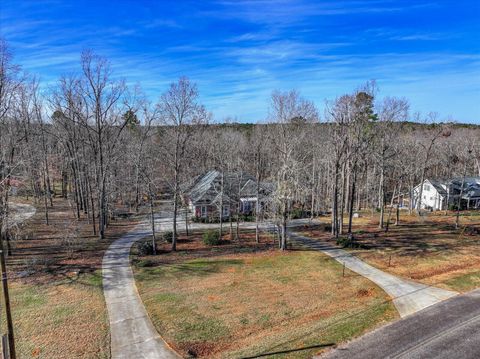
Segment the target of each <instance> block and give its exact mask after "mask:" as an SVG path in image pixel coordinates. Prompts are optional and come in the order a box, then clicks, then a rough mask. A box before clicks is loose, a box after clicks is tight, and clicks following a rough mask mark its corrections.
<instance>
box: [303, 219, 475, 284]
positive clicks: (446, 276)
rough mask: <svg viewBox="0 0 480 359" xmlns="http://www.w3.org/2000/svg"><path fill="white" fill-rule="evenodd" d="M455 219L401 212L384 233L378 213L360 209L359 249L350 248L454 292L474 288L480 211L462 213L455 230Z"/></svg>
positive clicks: (387, 268) (321, 234)
mask: <svg viewBox="0 0 480 359" xmlns="http://www.w3.org/2000/svg"><path fill="white" fill-rule="evenodd" d="M323 220H327V218H323ZM454 223H455V213H453V212H449V213H448V215H445V214H444V212H437V213H429V214H427V215H426V216H422V217H419V216H416V215H407V214H405V213H403V212H402V216H401V224H400V225H399V226H394V225H390V230H389V232H387V233H386V232H385V231H384V230H379V229H378V214H375V215H374V216H371V215H368V214H363V218H362V219H361V224H359V223H358V222H357V223H356V224H355V226H354V231H353V232H354V235H355V237H356V239H357V240H358V242H359V243H361V244H362V247H363V248H362V249H357V250H352V252H353V253H355V255H357V256H358V257H359V258H361V259H363V260H365V261H366V262H368V263H370V264H372V265H374V266H375V267H378V268H381V269H382V270H385V271H387V272H390V273H393V274H396V275H399V276H401V277H405V278H409V279H412V280H415V281H419V282H422V283H425V284H429V285H436V286H439V287H443V288H446V289H452V290H457V291H468V290H471V289H474V288H478V287H480V236H479V235H478V234H476V233H479V232H478V231H479V229H480V213H479V212H478V211H477V212H475V211H468V212H467V211H465V212H463V213H462V214H461V217H460V223H461V228H460V229H459V230H456V229H455V227H454ZM304 234H306V235H308V236H311V237H313V238H318V239H322V240H326V241H331V239H330V234H329V233H326V232H325V231H323V230H321V229H315V230H312V231H305V232H304Z"/></svg>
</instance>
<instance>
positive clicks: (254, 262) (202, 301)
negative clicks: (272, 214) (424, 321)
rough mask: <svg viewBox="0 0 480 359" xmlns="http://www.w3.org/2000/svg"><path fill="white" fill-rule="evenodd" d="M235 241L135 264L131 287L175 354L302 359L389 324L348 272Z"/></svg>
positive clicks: (378, 297)
mask: <svg viewBox="0 0 480 359" xmlns="http://www.w3.org/2000/svg"><path fill="white" fill-rule="evenodd" d="M242 236H243V241H242V243H241V244H238V243H235V244H233V243H227V244H224V245H221V246H217V247H215V248H203V247H202V244H201V243H200V240H199V238H196V239H191V240H192V241H194V242H196V246H197V250H196V251H195V253H196V254H195V256H193V257H192V256H189V255H185V254H184V255H182V254H181V252H180V254H179V253H175V254H174V253H164V254H162V255H160V256H157V257H156V258H153V257H149V258H148V259H146V258H143V259H142V261H141V262H139V261H135V262H136V263H137V264H140V265H143V264H145V261H146V260H148V261H150V262H149V265H150V266H149V267H139V266H136V267H135V279H136V282H137V287H138V289H139V292H140V294H141V296H142V299H143V301H144V303H145V305H146V307H147V311H148V312H149V314H150V316H151V318H152V320H153V322H154V324H155V326H156V327H157V329H158V330H159V332H160V333H161V334H162V336H163V337H164V338H165V339H166V340H167V342H168V343H170V344H171V345H172V346H173V347H174V348H176V349H177V350H178V351H180V352H181V353H182V354H184V355H186V356H187V355H190V356H193V357H205V358H240V357H246V356H253V355H258V354H262V353H270V352H279V351H286V350H287V351H289V350H293V351H292V352H289V353H284V354H282V357H292V358H293V357H294V358H303V357H305V358H307V357H310V356H311V355H312V354H315V353H317V352H319V351H320V350H322V346H323V345H325V344H333V343H340V342H342V341H345V340H348V339H350V338H352V337H354V336H357V335H360V334H361V333H363V332H364V331H366V330H367V329H371V328H373V327H375V326H377V325H379V324H380V323H383V322H385V321H388V320H391V319H392V318H395V317H396V315H397V314H396V311H395V309H394V307H393V305H392V304H391V303H389V302H388V301H387V299H388V298H387V296H386V294H385V293H384V292H383V291H381V290H380V289H379V288H378V287H376V286H375V285H374V284H373V283H371V282H370V281H368V280H366V279H364V278H362V277H360V276H357V275H355V274H353V273H350V272H348V275H347V276H346V277H345V278H343V277H342V267H341V266H340V265H339V264H338V263H336V262H334V261H332V260H331V259H329V258H328V257H326V256H323V255H322V254H321V253H318V252H309V251H302V250H293V251H288V252H286V253H280V252H279V251H277V250H273V249H272V248H271V245H270V246H269V245H266V244H265V240H266V238H265V239H264V240H262V242H263V243H262V244H260V245H256V244H254V243H252V242H251V240H248V236H247V237H245V235H242ZM251 238H252V237H250V239H251ZM188 243H189V245H190V246H193V244H192V242H188ZM257 246H258V247H257ZM234 247H236V249H237V251H236V252H235V251H233V248H234ZM179 249H180V251H182V240H180V242H179ZM242 252H243V253H242ZM198 253H202V255H201V256H200V255H198ZM222 253H223V254H222ZM162 257H163V258H162ZM169 257H173V258H174V260H172V258H169ZM185 257H186V258H185ZM278 355H280V354H278Z"/></svg>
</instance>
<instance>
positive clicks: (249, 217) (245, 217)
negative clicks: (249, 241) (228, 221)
mask: <svg viewBox="0 0 480 359" xmlns="http://www.w3.org/2000/svg"><path fill="white" fill-rule="evenodd" d="M238 219H239V220H240V221H243V222H255V216H254V215H253V214H241V215H240V216H238Z"/></svg>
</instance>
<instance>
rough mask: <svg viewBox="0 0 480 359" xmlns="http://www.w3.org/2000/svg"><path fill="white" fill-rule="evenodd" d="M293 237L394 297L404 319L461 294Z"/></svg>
mask: <svg viewBox="0 0 480 359" xmlns="http://www.w3.org/2000/svg"><path fill="white" fill-rule="evenodd" d="M289 236H290V237H291V238H292V239H293V240H295V241H297V242H299V243H301V244H303V245H305V246H307V247H310V248H312V249H315V250H318V251H321V252H323V253H325V254H326V255H328V256H330V257H332V258H334V259H335V260H337V261H338V262H340V263H342V264H343V263H345V267H347V268H348V269H350V270H352V271H354V272H356V273H358V274H360V275H362V276H364V277H366V278H368V279H370V280H371V281H372V282H374V283H375V284H377V285H378V286H379V287H381V288H382V289H383V290H384V291H385V292H387V294H388V295H390V296H391V297H392V299H393V304H395V307H396V308H397V310H398V312H399V313H400V316H401V317H405V316H407V315H410V314H413V313H416V312H418V311H419V310H422V309H424V308H426V307H429V306H431V305H433V304H436V303H438V302H441V301H443V300H445V299H447V298H451V297H453V296H455V295H457V294H458V293H457V292H452V291H449V290H445V289H440V288H436V287H432V286H428V285H425V284H421V283H416V282H412V281H409V280H406V279H402V278H399V277H396V276H394V275H392V274H389V273H385V272H382V271H381V270H379V269H377V268H375V267H372V266H371V265H369V264H367V263H365V262H363V261H362V260H360V259H358V258H357V257H355V256H353V255H351V254H350V253H348V252H346V251H345V250H343V249H340V248H338V247H335V246H332V245H330V244H328V243H325V242H320V241H318V240H314V239H311V238H307V237H304V236H300V235H298V234H295V233H290V234H289Z"/></svg>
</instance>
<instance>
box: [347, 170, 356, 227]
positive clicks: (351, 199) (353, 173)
mask: <svg viewBox="0 0 480 359" xmlns="http://www.w3.org/2000/svg"><path fill="white" fill-rule="evenodd" d="M352 176H353V178H352V190H351V193H350V211H349V213H348V233H349V234H351V233H352V220H353V204H354V199H355V185H356V182H357V165H356V164H354V165H353V169H352Z"/></svg>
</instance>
